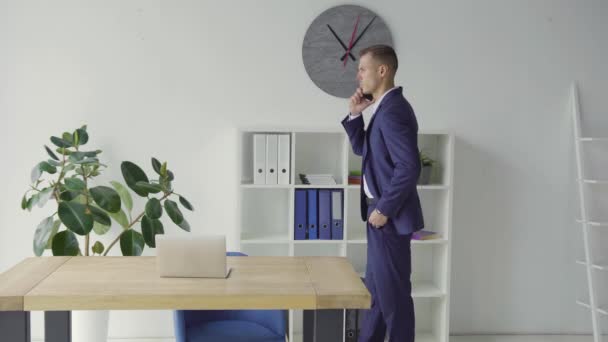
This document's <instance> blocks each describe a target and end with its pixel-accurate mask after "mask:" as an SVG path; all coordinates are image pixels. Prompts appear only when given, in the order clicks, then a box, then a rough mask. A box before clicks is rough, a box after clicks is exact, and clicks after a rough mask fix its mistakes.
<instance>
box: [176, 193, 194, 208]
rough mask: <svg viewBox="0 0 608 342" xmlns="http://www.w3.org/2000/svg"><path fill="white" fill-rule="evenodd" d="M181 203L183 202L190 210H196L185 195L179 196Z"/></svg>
mask: <svg viewBox="0 0 608 342" xmlns="http://www.w3.org/2000/svg"><path fill="white" fill-rule="evenodd" d="M179 203H181V204H182V205H183V206H184V208H186V209H188V210H190V211H194V208H193V207H192V204H190V202H189V201H188V200H187V199H185V198H184V197H183V196H179Z"/></svg>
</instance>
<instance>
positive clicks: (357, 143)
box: [342, 115, 365, 156]
mask: <svg viewBox="0 0 608 342" xmlns="http://www.w3.org/2000/svg"><path fill="white" fill-rule="evenodd" d="M342 126H344V129H345V130H346V134H347V135H348V139H349V140H350V144H351V146H352V147H353V153H354V154H356V155H358V156H360V155H363V144H364V141H365V123H364V122H363V115H359V116H358V117H356V118H354V119H352V120H351V119H350V116H349V115H347V116H346V118H344V120H342Z"/></svg>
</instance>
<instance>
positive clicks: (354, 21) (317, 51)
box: [302, 5, 393, 98]
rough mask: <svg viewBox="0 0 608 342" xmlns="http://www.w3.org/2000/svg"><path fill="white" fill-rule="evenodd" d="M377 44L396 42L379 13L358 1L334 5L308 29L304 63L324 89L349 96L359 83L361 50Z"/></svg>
mask: <svg viewBox="0 0 608 342" xmlns="http://www.w3.org/2000/svg"><path fill="white" fill-rule="evenodd" d="M376 44H385V45H390V46H393V39H392V37H391V33H390V31H389V29H388V27H387V26H386V24H385V23H384V21H383V20H382V19H381V18H380V17H379V16H378V15H377V14H375V13H374V12H372V11H370V10H368V9H366V8H364V7H360V6H354V5H343V6H337V7H332V8H330V9H328V10H326V11H325V12H323V13H321V14H320V15H319V16H318V17H317V18H316V19H315V20H314V21H313V22H312V23H311V24H310V27H309V28H308V30H307V31H306V35H305V36H304V42H303V44H302V59H303V61H304V67H305V68H306V72H307V73H308V76H309V77H310V79H311V80H312V81H313V82H314V83H315V84H316V85H317V86H318V87H319V88H321V89H322V90H323V91H325V92H326V93H328V94H331V95H334V96H337V97H342V98H348V97H350V96H351V95H352V94H353V93H354V92H355V90H356V89H357V86H358V84H357V79H356V77H357V68H358V65H359V52H360V51H361V50H362V49H364V48H366V47H368V46H371V45H376ZM347 51H350V53H348V54H347Z"/></svg>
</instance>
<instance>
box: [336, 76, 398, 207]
mask: <svg viewBox="0 0 608 342" xmlns="http://www.w3.org/2000/svg"><path fill="white" fill-rule="evenodd" d="M397 88H399V87H393V88H391V89H389V90H387V91H386V92H385V93H384V94H382V96H380V98H379V99H378V101H376V102H374V104H373V105H372V115H371V116H370V117H369V120H370V121H371V120H372V118H373V117H374V114H376V110H378V107H379V106H380V103H382V100H383V99H384V97H385V96H386V94H388V93H390V92H391V91H393V90H395V89H397ZM360 115H361V113H359V114H355V115H353V114H349V115H348V117H349V118H348V119H349V120H353V119H356V118H358V117H359V116H360ZM361 171H362V172H363V170H361ZM362 178H363V191H365V196H367V197H368V198H374V196H373V195H372V193H371V191H369V188H368V187H367V182H366V181H365V174H364V175H363V177H362Z"/></svg>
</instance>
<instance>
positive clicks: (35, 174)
mask: <svg viewBox="0 0 608 342" xmlns="http://www.w3.org/2000/svg"><path fill="white" fill-rule="evenodd" d="M40 176H42V170H40V166H39V164H36V166H34V168H33V169H32V172H31V173H30V181H32V183H36V181H38V179H40Z"/></svg>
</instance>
